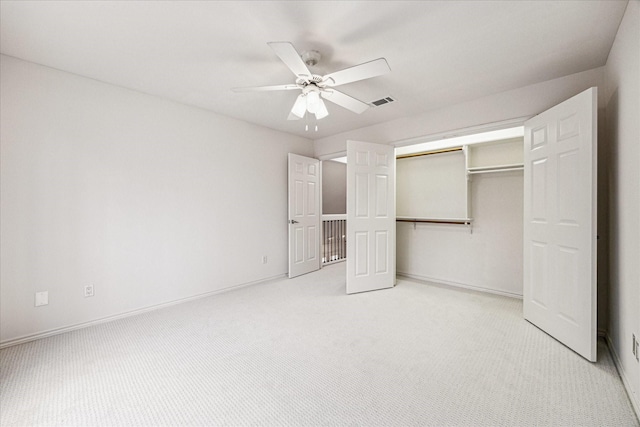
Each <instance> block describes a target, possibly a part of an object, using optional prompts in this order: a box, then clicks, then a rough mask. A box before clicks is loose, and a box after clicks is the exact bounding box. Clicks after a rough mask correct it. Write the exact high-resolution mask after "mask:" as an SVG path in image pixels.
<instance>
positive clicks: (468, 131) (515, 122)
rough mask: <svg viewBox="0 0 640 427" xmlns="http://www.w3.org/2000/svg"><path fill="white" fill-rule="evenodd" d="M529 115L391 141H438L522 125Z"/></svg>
mask: <svg viewBox="0 0 640 427" xmlns="http://www.w3.org/2000/svg"><path fill="white" fill-rule="evenodd" d="M530 118H531V116H526V117H515V118H513V119H508V120H502V121H499V122H493V123H485V124H483V125H476V126H470V127H466V128H462V129H451V130H447V131H444V132H439V133H433V134H431V135H422V136H417V137H413V138H408V139H401V140H398V141H393V142H391V145H393V146H395V147H404V146H407V145H415V144H421V143H424V142H433V141H439V140H442V139H450V138H457V137H459V136H466V135H473V134H476V133H483V132H491V131H494V130H502V129H508V128H510V127H517V126H523V125H524V122H525V121H527V120H529V119H530Z"/></svg>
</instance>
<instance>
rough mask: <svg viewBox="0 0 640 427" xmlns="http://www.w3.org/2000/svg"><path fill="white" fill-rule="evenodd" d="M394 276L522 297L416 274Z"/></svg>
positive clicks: (400, 273) (517, 296) (516, 296)
mask: <svg viewBox="0 0 640 427" xmlns="http://www.w3.org/2000/svg"><path fill="white" fill-rule="evenodd" d="M396 274H397V275H398V276H401V277H406V278H407V279H411V280H415V281H418V282H428V283H431V284H436V285H445V286H451V287H455V288H463V289H469V290H472V291H478V292H485V293H489V294H495V295H501V296H503V297H509V298H516V299H522V295H520V294H514V293H512V292H506V291H499V290H497V289H489V288H483V287H481V286H474V285H468V284H466V283H458V282H451V281H449V280H443V279H436V278H434V277H426V276H419V275H417V274H408V273H402V272H400V271H399V272H397V273H396Z"/></svg>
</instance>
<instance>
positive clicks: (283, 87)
mask: <svg viewBox="0 0 640 427" xmlns="http://www.w3.org/2000/svg"><path fill="white" fill-rule="evenodd" d="M293 89H300V87H299V86H298V85H275V86H255V87H234V88H233V89H231V90H232V91H234V92H266V91H271V90H293Z"/></svg>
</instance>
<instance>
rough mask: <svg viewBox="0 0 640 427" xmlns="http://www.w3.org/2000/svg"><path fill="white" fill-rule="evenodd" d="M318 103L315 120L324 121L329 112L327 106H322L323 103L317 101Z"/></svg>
mask: <svg viewBox="0 0 640 427" xmlns="http://www.w3.org/2000/svg"><path fill="white" fill-rule="evenodd" d="M318 101H320V102H319V103H318V111H316V120H320V119H324V118H325V117H327V116H328V115H329V111H327V106H326V105H324V101H323V100H322V99H319V100H318Z"/></svg>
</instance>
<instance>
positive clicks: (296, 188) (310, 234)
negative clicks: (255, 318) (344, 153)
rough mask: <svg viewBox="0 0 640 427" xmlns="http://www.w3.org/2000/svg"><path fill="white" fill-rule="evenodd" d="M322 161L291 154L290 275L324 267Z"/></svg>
mask: <svg viewBox="0 0 640 427" xmlns="http://www.w3.org/2000/svg"><path fill="white" fill-rule="evenodd" d="M319 171H320V161H319V160H316V159H312V158H309V157H304V156H299V155H297V154H291V153H289V277H296V276H299V275H301V274H305V273H309V272H311V271H315V270H318V269H319V268H320V257H319V255H318V245H319V240H318V239H319V230H320V212H319V211H320V192H319V187H320V185H319V182H320V181H319Z"/></svg>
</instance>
